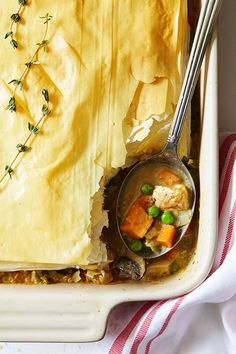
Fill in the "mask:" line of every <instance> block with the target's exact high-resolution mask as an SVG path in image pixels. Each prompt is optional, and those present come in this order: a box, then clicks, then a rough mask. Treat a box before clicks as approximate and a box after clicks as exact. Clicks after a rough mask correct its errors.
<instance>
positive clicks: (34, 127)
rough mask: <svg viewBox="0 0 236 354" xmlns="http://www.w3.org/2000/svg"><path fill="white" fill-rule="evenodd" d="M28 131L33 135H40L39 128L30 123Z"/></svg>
mask: <svg viewBox="0 0 236 354" xmlns="http://www.w3.org/2000/svg"><path fill="white" fill-rule="evenodd" d="M28 129H29V131H30V132H31V133H33V134H35V135H36V134H38V133H39V128H37V127H36V126H35V125H33V124H31V123H30V122H28Z"/></svg>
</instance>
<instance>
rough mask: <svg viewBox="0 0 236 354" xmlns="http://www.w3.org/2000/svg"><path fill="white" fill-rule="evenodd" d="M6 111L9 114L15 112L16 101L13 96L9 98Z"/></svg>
mask: <svg viewBox="0 0 236 354" xmlns="http://www.w3.org/2000/svg"><path fill="white" fill-rule="evenodd" d="M6 110H8V111H10V112H11V113H13V112H15V111H16V100H15V97H13V96H12V97H10V99H9V102H8V106H7V108H6Z"/></svg>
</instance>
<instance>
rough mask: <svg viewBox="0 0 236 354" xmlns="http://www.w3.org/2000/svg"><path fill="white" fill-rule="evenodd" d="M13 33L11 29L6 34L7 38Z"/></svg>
mask: <svg viewBox="0 0 236 354" xmlns="http://www.w3.org/2000/svg"><path fill="white" fill-rule="evenodd" d="M12 35H13V31H9V32H7V33H6V34H5V37H4V38H5V39H7V38H8V37H10V36H12Z"/></svg>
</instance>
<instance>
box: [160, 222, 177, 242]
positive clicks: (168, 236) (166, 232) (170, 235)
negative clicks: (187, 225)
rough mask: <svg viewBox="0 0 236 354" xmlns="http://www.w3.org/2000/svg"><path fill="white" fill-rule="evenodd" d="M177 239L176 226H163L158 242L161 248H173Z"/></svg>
mask: <svg viewBox="0 0 236 354" xmlns="http://www.w3.org/2000/svg"><path fill="white" fill-rule="evenodd" d="M174 237H175V227H174V225H167V224H163V225H162V228H161V231H160V233H159V235H158V236H157V241H158V242H159V244H160V245H161V246H165V247H172V246H173V243H174Z"/></svg>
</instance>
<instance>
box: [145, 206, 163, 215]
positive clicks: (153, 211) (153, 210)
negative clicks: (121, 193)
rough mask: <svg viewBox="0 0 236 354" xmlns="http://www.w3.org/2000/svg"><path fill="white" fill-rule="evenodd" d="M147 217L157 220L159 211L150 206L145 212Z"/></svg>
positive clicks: (155, 207)
mask: <svg viewBox="0 0 236 354" xmlns="http://www.w3.org/2000/svg"><path fill="white" fill-rule="evenodd" d="M147 212H148V215H150V216H152V217H153V218H157V217H158V215H159V214H160V209H159V208H158V207H157V206H152V207H150V208H148V210H147Z"/></svg>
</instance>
